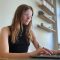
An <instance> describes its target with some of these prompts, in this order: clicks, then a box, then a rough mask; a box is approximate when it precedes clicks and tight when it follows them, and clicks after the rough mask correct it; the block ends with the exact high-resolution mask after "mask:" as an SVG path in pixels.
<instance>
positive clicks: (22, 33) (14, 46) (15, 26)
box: [0, 4, 52, 58]
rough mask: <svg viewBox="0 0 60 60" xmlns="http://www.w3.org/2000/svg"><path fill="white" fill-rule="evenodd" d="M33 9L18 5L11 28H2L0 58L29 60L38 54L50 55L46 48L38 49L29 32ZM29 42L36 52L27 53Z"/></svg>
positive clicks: (30, 31) (34, 39)
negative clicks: (24, 59)
mask: <svg viewBox="0 0 60 60" xmlns="http://www.w3.org/2000/svg"><path fill="white" fill-rule="evenodd" d="M32 16H33V9H32V7H31V6H28V5H26V4H22V5H20V6H19V7H18V8H17V10H16V12H15V15H14V18H13V22H12V24H11V26H8V27H4V28H3V29H2V31H1V45H0V46H1V49H0V53H1V54H0V56H1V57H9V58H29V57H33V56H36V55H40V54H42V53H43V54H48V55H50V54H52V52H51V51H49V50H48V49H46V48H40V46H39V44H38V42H37V41H36V38H35V36H34V34H33V32H32V30H31V25H32ZM30 41H32V43H33V44H34V46H35V48H36V51H33V52H31V53H27V51H28V47H29V45H30Z"/></svg>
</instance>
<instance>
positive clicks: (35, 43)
mask: <svg viewBox="0 0 60 60" xmlns="http://www.w3.org/2000/svg"><path fill="white" fill-rule="evenodd" d="M31 34H32V43H33V45H34V46H35V48H36V49H38V48H40V49H44V50H45V52H46V53H50V54H53V52H52V51H51V50H49V49H47V48H44V47H41V46H40V45H39V43H38V42H37V40H36V38H35V36H34V33H33V31H31ZM41 52H42V53H43V54H44V52H43V50H42V51H41ZM46 53H45V54H46Z"/></svg>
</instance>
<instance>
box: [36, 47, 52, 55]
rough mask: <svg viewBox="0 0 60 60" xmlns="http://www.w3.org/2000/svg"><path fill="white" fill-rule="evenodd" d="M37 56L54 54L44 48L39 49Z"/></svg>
mask: <svg viewBox="0 0 60 60" xmlns="http://www.w3.org/2000/svg"><path fill="white" fill-rule="evenodd" d="M37 54H38V55H52V54H53V52H52V51H51V50H49V49H47V48H44V47H43V48H38V50H37Z"/></svg>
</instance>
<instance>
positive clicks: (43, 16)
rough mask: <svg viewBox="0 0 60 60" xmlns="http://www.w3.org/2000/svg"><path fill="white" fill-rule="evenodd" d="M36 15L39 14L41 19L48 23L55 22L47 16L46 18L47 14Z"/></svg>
mask: <svg viewBox="0 0 60 60" xmlns="http://www.w3.org/2000/svg"><path fill="white" fill-rule="evenodd" d="M38 16H39V17H40V18H41V19H43V20H45V21H47V22H48V23H55V21H54V20H52V19H49V18H48V17H47V16H45V15H44V14H42V15H38Z"/></svg>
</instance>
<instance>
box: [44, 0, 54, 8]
mask: <svg viewBox="0 0 60 60" xmlns="http://www.w3.org/2000/svg"><path fill="white" fill-rule="evenodd" d="M45 1H46V2H47V3H48V4H50V5H51V6H52V7H53V8H54V5H53V4H52V3H51V2H49V1H48V0H45Z"/></svg>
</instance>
